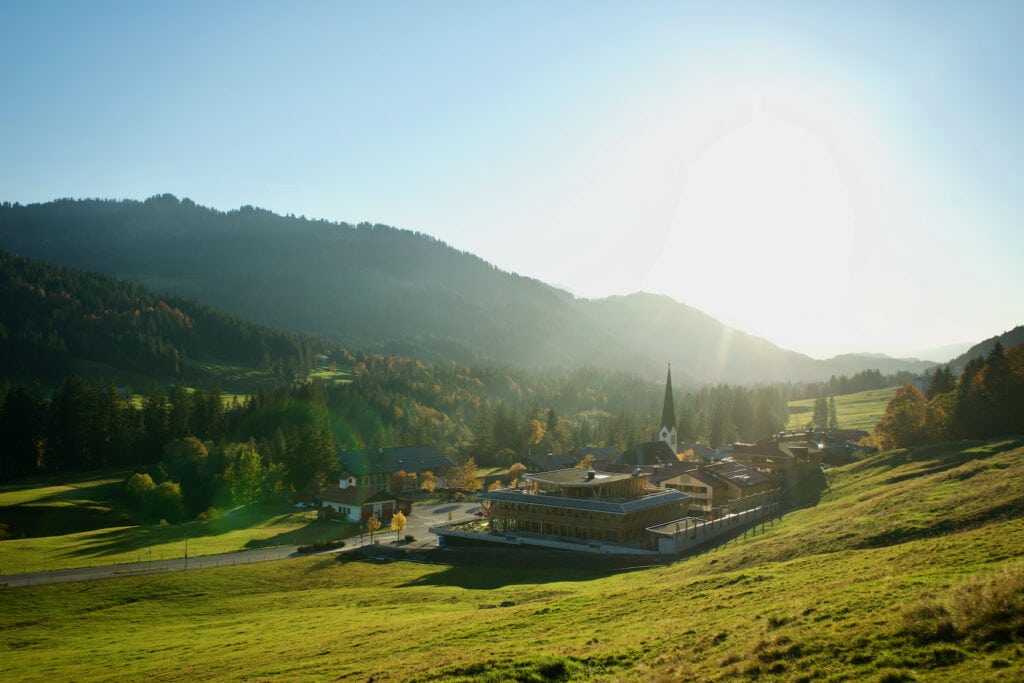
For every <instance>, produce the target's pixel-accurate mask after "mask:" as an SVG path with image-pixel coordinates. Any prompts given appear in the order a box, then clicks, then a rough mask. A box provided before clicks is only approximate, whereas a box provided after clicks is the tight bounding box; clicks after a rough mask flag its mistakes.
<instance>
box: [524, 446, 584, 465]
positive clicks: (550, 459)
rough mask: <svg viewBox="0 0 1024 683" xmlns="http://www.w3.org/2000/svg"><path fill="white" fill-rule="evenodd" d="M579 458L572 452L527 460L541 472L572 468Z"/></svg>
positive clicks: (546, 454)
mask: <svg viewBox="0 0 1024 683" xmlns="http://www.w3.org/2000/svg"><path fill="white" fill-rule="evenodd" d="M579 460H580V459H579V458H578V457H576V456H575V455H574V454H573V453H572V451H569V452H568V453H545V454H544V455H534V456H532V457H530V458H529V461H530V462H531V463H532V464H534V465H536V466H537V467H539V468H540V469H542V470H555V469H560V468H563V467H574V466H575V465H576V463H577V462H579Z"/></svg>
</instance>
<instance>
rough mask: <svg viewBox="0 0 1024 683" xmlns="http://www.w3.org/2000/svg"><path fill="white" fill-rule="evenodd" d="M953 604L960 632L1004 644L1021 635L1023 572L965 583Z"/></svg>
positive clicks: (1023, 629) (1010, 571)
mask: <svg viewBox="0 0 1024 683" xmlns="http://www.w3.org/2000/svg"><path fill="white" fill-rule="evenodd" d="M953 604H954V605H955V607H956V611H957V613H958V614H959V615H961V622H962V623H961V629H962V630H963V631H965V632H967V633H969V634H970V635H972V636H974V637H975V638H977V639H978V640H993V639H994V640H1007V639H1009V638H1011V637H1012V636H1013V635H1014V634H1020V633H1022V632H1024V568H1021V567H1017V568H1014V569H1007V570H1004V571H1002V572H999V573H997V574H993V575H991V576H989V577H986V578H981V579H976V580H974V581H970V582H968V583H966V584H965V585H963V586H962V587H961V588H960V589H959V590H958V591H956V593H955V595H954V598H953Z"/></svg>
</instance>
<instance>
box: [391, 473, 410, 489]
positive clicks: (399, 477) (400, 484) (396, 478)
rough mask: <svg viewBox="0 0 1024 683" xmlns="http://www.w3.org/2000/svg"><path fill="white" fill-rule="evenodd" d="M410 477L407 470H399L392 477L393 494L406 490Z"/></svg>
mask: <svg viewBox="0 0 1024 683" xmlns="http://www.w3.org/2000/svg"><path fill="white" fill-rule="evenodd" d="M409 478H410V475H409V474H408V473H407V472H406V471H405V470H398V471H397V472H395V473H394V474H392V475H391V492H392V493H402V492H403V491H404V490H405V484H406V481H407V480H408V479H409Z"/></svg>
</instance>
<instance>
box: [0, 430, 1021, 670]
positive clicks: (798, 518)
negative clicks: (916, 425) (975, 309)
mask: <svg viewBox="0 0 1024 683" xmlns="http://www.w3.org/2000/svg"><path fill="white" fill-rule="evenodd" d="M1022 482H1024V440H1022V439H1011V440H1002V441H990V442H961V443H954V444H944V445H941V446H932V447H928V448H921V449H915V450H899V451H892V452H884V453H879V454H875V455H873V456H870V457H868V458H866V459H864V460H862V461H859V462H857V463H853V464H851V465H847V466H844V467H839V468H834V469H832V470H830V471H829V473H828V488H827V490H825V491H824V492H823V493H822V496H821V499H820V501H819V502H818V503H817V505H815V506H813V507H808V508H804V509H801V510H798V511H793V512H790V513H787V514H786V515H785V516H784V517H782V518H781V519H777V520H774V521H773V522H771V523H767V524H765V525H764V526H763V527H760V526H759V527H757V529H756V531H750V532H748V533H747V534H745V535H742V534H741V535H740V536H738V537H736V538H734V539H732V540H730V541H729V542H728V543H727V544H725V545H723V546H720V547H718V548H716V549H713V550H709V551H707V552H705V553H703V554H701V555H698V556H695V557H690V558H686V559H680V560H677V561H675V562H673V563H671V564H666V565H655V566H650V565H651V562H650V561H649V560H646V561H637V562H635V563H633V566H621V565H613V564H607V563H604V562H602V561H600V560H598V559H597V558H592V557H587V556H581V555H569V554H556V553H552V554H545V553H527V554H523V555H517V554H516V553H515V552H514V551H504V552H500V551H479V550H469V549H459V550H454V549H453V550H448V551H442V550H438V551H433V552H432V553H426V554H423V555H417V554H410V555H409V556H408V558H407V559H404V560H403V559H399V560H397V561H389V560H386V559H372V558H369V557H366V558H360V557H359V556H357V555H351V554H345V553H343V554H342V555H341V556H313V557H307V558H303V559H298V560H287V561H280V562H271V563H266V564H262V565H246V566H239V567H225V568H221V569H215V570H204V571H199V572H187V573H176V574H161V575H155V576H146V577H133V578H125V579H117V580H107V581H97V582H92V583H79V584H60V585H54V586H40V587H32V588H26V589H7V590H6V591H4V592H2V593H0V600H2V601H3V606H4V609H3V610H0V679H4V680H77V681H90V680H111V679H116V680H126V681H131V680H144V679H159V680H194V679H219V680H253V679H255V680H267V679H284V680H352V681H356V680H358V681H368V680H374V681H383V680H402V681H480V680H483V681H508V680H514V681H550V680H598V681H601V680H604V681H634V680H636V681H641V680H642V681H677V680H686V681H690V680H692V681H715V680H728V681H732V680H738V681H745V680H770V681H818V680H820V681H887V682H893V681H914V680H922V681H924V680H927V681H957V682H959V681H981V680H986V681H989V680H1006V681H1016V680H1022V679H1024V654H1022V647H1024V642H1022V641H1024V484H1022Z"/></svg>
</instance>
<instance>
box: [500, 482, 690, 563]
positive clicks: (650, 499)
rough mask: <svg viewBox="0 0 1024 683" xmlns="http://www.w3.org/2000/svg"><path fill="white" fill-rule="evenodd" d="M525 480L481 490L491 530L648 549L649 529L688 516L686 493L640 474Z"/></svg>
mask: <svg viewBox="0 0 1024 683" xmlns="http://www.w3.org/2000/svg"><path fill="white" fill-rule="evenodd" d="M523 479H524V486H522V487H520V488H517V489H499V490H496V491H490V492H487V493H484V494H481V496H480V499H481V500H482V501H484V503H485V505H486V507H487V509H488V516H489V518H490V531H491V533H494V534H509V533H513V534H522V535H524V536H525V537H527V538H529V536H532V535H536V536H538V537H546V538H550V539H555V540H565V541H576V542H583V543H614V544H628V545H635V546H639V547H643V548H647V547H649V546H651V545H652V543H653V538H652V536H651V534H650V533H649V532H648V531H647V529H648V527H651V526H654V525H657V524H663V523H665V522H670V521H673V520H678V519H681V518H683V517H686V515H687V511H686V508H687V501H688V498H687V496H686V495H685V494H683V493H681V492H679V491H671V490H663V489H657V488H653V487H652V486H651V485H650V483H649V481H648V475H646V474H641V473H639V472H636V473H633V474H617V473H611V472H597V471H594V470H585V469H579V468H572V469H564V470H555V471H553V472H541V473H537V474H529V475H525V476H524V478H523Z"/></svg>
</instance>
